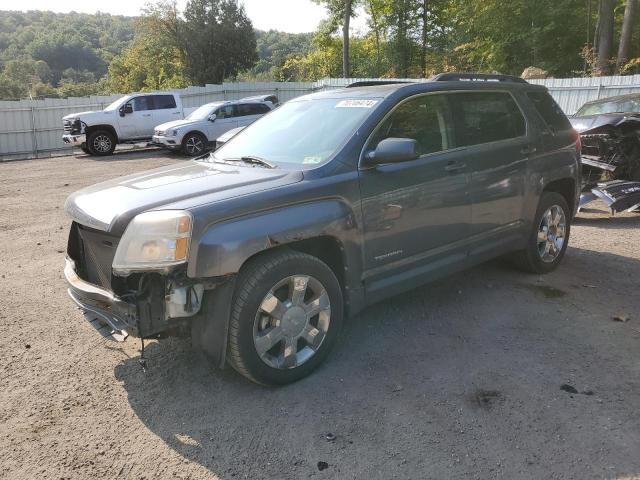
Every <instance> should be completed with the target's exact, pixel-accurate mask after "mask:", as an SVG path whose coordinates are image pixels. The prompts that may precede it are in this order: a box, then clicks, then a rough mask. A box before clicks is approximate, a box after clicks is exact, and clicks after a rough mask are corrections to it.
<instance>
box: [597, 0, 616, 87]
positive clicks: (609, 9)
mask: <svg viewBox="0 0 640 480" xmlns="http://www.w3.org/2000/svg"><path fill="white" fill-rule="evenodd" d="M614 8H615V0H602V5H601V8H600V20H599V22H598V26H599V28H598V37H599V38H598V62H597V70H598V72H597V74H598V75H608V74H609V73H611V57H613V20H614V18H613V9H614Z"/></svg>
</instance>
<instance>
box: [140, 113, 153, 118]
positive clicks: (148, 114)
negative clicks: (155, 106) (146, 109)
mask: <svg viewBox="0 0 640 480" xmlns="http://www.w3.org/2000/svg"><path fill="white" fill-rule="evenodd" d="M142 116H143V117H150V116H151V114H150V113H143V114H142Z"/></svg>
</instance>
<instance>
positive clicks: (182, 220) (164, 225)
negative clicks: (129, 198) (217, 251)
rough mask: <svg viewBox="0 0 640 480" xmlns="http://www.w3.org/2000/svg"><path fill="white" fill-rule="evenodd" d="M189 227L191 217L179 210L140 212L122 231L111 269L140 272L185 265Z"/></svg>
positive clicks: (191, 222) (187, 253)
mask: <svg viewBox="0 0 640 480" xmlns="http://www.w3.org/2000/svg"><path fill="white" fill-rule="evenodd" d="M192 224H193V221H192V218H191V214H189V213H188V212H185V211H181V210H160V211H157V212H146V213H141V214H140V215H138V216H136V217H135V218H134V219H133V220H132V221H131V223H130V224H129V226H128V227H127V229H126V231H125V232H124V235H123V236H122V239H121V240H120V243H119V244H118V249H117V250H116V255H115V257H114V259H113V269H114V270H115V271H118V270H120V271H131V270H144V269H148V268H162V267H168V266H171V265H179V264H181V263H185V262H186V261H187V256H188V255H189V243H190V240H191V227H192Z"/></svg>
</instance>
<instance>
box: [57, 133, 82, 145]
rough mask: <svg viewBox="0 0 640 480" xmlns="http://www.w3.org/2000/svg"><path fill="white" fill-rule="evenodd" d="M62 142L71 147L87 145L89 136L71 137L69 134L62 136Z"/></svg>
mask: <svg viewBox="0 0 640 480" xmlns="http://www.w3.org/2000/svg"><path fill="white" fill-rule="evenodd" d="M62 141H63V142H64V143H68V144H71V145H81V144H83V143H87V136H86V135H85V134H81V135H71V134H69V133H67V134H64V135H63V136H62Z"/></svg>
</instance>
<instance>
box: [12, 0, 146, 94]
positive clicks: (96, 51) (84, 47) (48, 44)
mask: <svg viewBox="0 0 640 480" xmlns="http://www.w3.org/2000/svg"><path fill="white" fill-rule="evenodd" d="M133 27H134V19H132V18H129V17H121V16H111V15H106V14H96V15H87V14H80V13H67V14H59V13H52V12H40V11H30V12H12V11H0V98H2V99H16V98H24V97H29V96H33V97H36V96H42V95H45V96H52V97H57V96H66V95H67V94H68V93H69V92H73V93H74V94H75V92H77V91H81V92H84V93H96V92H98V91H100V90H99V89H100V88H102V86H101V84H99V83H98V81H97V80H98V79H100V78H101V77H104V75H105V74H106V72H107V65H108V64H109V62H110V61H111V60H112V59H113V57H114V55H116V54H117V53H119V52H120V51H122V49H123V48H124V47H125V46H126V45H127V44H128V43H129V42H130V41H131V39H132V38H133ZM72 84H73V85H74V87H71V85H72Z"/></svg>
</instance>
